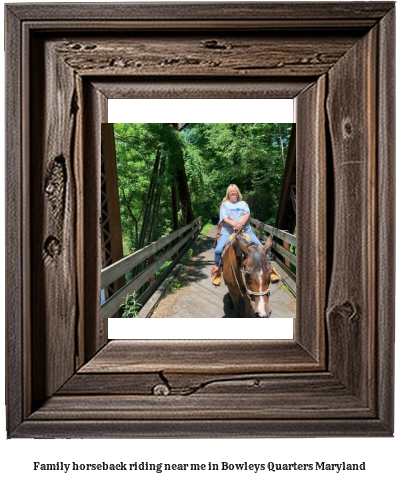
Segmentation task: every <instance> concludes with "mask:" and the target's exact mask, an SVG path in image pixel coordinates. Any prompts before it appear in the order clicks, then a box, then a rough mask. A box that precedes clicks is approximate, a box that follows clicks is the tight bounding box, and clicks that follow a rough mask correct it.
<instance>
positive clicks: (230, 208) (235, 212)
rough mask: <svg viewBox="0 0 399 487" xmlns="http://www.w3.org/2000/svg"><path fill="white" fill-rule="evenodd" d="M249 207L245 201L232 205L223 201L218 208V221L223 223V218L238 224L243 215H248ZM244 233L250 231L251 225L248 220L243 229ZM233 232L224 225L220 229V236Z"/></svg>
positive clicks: (228, 226) (231, 228) (232, 229)
mask: <svg viewBox="0 0 399 487" xmlns="http://www.w3.org/2000/svg"><path fill="white" fill-rule="evenodd" d="M249 214H250V211H249V206H248V205H247V204H246V203H245V201H237V203H232V202H231V201H225V202H224V203H222V206H221V208H220V217H219V221H220V222H221V221H223V220H224V219H225V218H229V219H230V220H232V221H233V222H240V221H241V220H242V219H243V218H244V216H245V215H249ZM243 230H244V232H249V231H250V230H251V225H250V223H249V220H248V221H247V223H246V224H245V225H244V227H243ZM233 232H234V228H233V227H231V226H230V225H228V224H227V223H225V224H224V225H223V227H222V231H221V233H222V234H225V235H226V234H227V235H231V234H232V233H233Z"/></svg>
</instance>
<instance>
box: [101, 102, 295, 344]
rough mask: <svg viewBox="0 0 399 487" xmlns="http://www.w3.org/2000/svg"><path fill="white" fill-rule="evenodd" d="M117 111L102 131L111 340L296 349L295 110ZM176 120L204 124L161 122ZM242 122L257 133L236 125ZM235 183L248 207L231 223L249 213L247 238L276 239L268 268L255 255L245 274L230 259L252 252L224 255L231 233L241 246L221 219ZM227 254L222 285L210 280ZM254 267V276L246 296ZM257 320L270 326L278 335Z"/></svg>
mask: <svg viewBox="0 0 399 487" xmlns="http://www.w3.org/2000/svg"><path fill="white" fill-rule="evenodd" d="M116 101H117V102H118V103H116V102H115V100H109V107H108V118H109V120H110V121H112V120H115V123H108V124H102V126H101V130H102V146H101V147H102V164H101V166H102V170H101V222H102V225H101V231H102V247H101V251H102V253H101V268H102V270H101V313H102V318H108V338H113V339H116V338H134V339H137V338H145V339H154V338H157V339H160V338H166V339H171V338H177V339H192V338H195V339H208V340H209V339H225V340H226V339H232V338H240V339H248V338H249V339H267V338H277V339H284V338H289V339H292V338H293V318H295V309H296V301H295V284H296V268H295V263H296V236H295V228H296V218H295V189H296V171H295V167H296V158H295V153H296V150H295V124H293V100H279V99H272V100H270V99H268V100H260V99H242V100H239V101H235V103H234V104H232V103H231V100H230V99H224V100H217V99H190V100H183V99H163V100H159V99H142V100H116ZM119 102H122V103H119ZM240 104H241V107H242V110H239V109H238V107H239V105H240ZM115 112H117V113H115ZM172 113H173V115H174V116H176V117H177V118H178V119H180V120H183V119H187V120H188V119H189V117H190V116H193V114H195V116H196V117H197V119H198V120H203V122H197V123H194V122H193V123H184V124H172V123H167V122H162V121H161V122H160V120H167V119H168V118H170V116H171V114H172ZM129 117H130V118H129ZM132 119H133V121H132ZM243 119H244V120H250V121H252V123H248V122H233V121H234V120H243ZM116 120H121V122H119V123H117V122H116ZM123 120H131V121H130V122H126V121H123ZM134 120H141V122H135V121H134ZM147 120H150V122H147ZM214 120H218V122H215V121H214ZM225 120H227V122H226V121H225ZM278 120H286V122H285V123H284V122H283V123H282V122H278ZM215 141H216V142H215ZM235 182H236V183H237V184H238V185H239V189H238V190H237V191H240V201H237V202H236V203H231V204H230V203H229V207H230V209H229V211H230V217H231V218H235V215H239V213H237V211H236V210H240V212H248V216H245V218H248V221H247V224H246V229H245V233H244V234H243V235H244V238H249V239H251V241H253V242H254V243H256V242H257V240H256V239H257V237H258V238H259V239H260V242H261V244H262V242H263V245H265V244H266V242H267V240H268V238H269V236H271V237H273V238H274V243H273V246H272V247H271V248H270V250H269V253H268V254H267V257H266V256H264V257H263V258H261V259H257V258H258V257H262V255H263V254H262V252H261V251H259V250H258V248H257V246H254V245H249V247H248V252H247V254H246V255H247V256H246V257H245V259H242V257H240V256H238V258H237V261H235V262H237V264H238V266H237V269H235V270H234V268H232V267H231V265H230V264H229V263H228V259H229V258H230V256H231V255H233V256H235V254H236V250H237V252H238V253H239V254H240V252H241V255H243V254H242V251H241V249H240V250H239V251H238V249H236V245H237V244H234V242H233V243H232V244H231V245H230V244H229V245H228V246H227V247H226V248H225V250H223V243H226V242H227V239H228V238H229V233H228V232H229V228H230V234H231V235H230V238H233V239H234V237H235V236H236V235H238V234H237V233H236V232H234V230H233V227H228V224H227V223H226V224H225V225H224V226H223V228H222V223H219V213H220V211H221V209H222V208H226V209H227V203H222V200H223V201H225V200H226V188H227V187H228V186H229V185H231V184H232V183H235ZM186 188H187V189H188V192H189V195H190V196H189V197H187V190H186ZM282 188H283V189H282ZM233 198H234V196H233ZM237 198H238V197H237ZM183 209H184V212H183V211H182V210H183ZM223 211H225V210H223ZM186 215H191V216H188V217H187V216H186ZM198 218H200V219H201V220H200V221H199V222H197V219H198ZM239 218H242V214H240V216H239ZM191 222H192V223H191ZM263 222H267V223H263ZM230 223H231V221H230ZM192 227H194V229H193V228H192ZM283 228H284V229H285V231H280V230H279V229H283ZM193 232H194V235H195V237H196V238H193V236H192V233H193ZM223 235H224V236H223ZM240 238H241V237H240ZM240 238H239V240H240ZM245 242H246V240H244V241H241V245H244V244H245ZM258 243H259V242H258ZM176 248H178V250H176ZM222 254H223V256H224V259H223V260H225V262H224V263H223V264H221V266H220V272H218V273H217V274H215V275H216V277H217V278H219V281H218V283H217V285H215V283H214V279H212V277H211V275H212V271H213V270H214V266H215V263H216V261H218V262H219V260H222V259H221V257H222ZM256 259H257V260H256ZM251 262H252V264H251ZM255 262H256V264H257V266H256V268H253V263H255ZM268 263H270V265H268ZM251 265H252V267H251ZM246 267H248V268H249V269H251V274H250V273H249V272H247V273H246V275H247V276H248V277H245V279H246V281H245V284H244V281H242V276H243V274H242V271H241V270H242V269H243V268H246ZM232 269H233V271H234V273H233V272H232ZM229 273H230V274H229ZM221 277H222V279H221ZM239 281H241V287H240V288H237V283H238V282H239ZM230 291H231V292H230ZM231 296H233V297H234V298H235V304H236V306H234V301H233V299H232V298H231ZM236 307H237V308H238V311H239V313H237V311H236V309H235V308H236ZM237 317H238V318H241V319H240V320H237V319H236V318H237ZM254 317H263V318H266V317H267V318H268V322H267V326H265V323H263V322H262V321H254V320H253V319H252V318H254ZM146 318H152V319H151V321H150V322H148V320H147V321H146V320H144V322H143V319H146ZM221 318H223V320H222V322H221V321H220V319H221ZM187 320H189V321H190V322H189V323H187ZM242 320H245V321H244V322H243V321H242ZM145 321H146V322H145Z"/></svg>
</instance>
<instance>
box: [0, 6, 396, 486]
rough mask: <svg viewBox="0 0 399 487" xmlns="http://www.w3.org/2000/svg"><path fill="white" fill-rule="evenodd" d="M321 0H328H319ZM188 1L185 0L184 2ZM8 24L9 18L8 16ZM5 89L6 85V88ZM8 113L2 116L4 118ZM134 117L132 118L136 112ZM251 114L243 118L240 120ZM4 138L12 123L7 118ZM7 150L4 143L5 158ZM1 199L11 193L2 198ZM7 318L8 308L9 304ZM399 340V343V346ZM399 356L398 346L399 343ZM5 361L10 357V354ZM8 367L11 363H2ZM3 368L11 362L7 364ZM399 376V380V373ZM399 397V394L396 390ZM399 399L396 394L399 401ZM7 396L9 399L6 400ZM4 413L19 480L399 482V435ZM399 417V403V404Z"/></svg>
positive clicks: (4, 444) (7, 458)
mask: <svg viewBox="0 0 399 487" xmlns="http://www.w3.org/2000/svg"><path fill="white" fill-rule="evenodd" d="M317 1H320V0H317ZM182 8H184V7H182ZM1 15H3V12H1ZM1 25H3V19H1ZM1 56H2V63H1V69H2V73H1V84H2V88H3V90H4V53H3V52H2V53H1ZM3 92H4V91H3ZM3 119H4V117H2V120H3ZM129 121H131V120H129ZM238 121H243V120H238ZM2 135H3V137H2V140H4V125H3V126H2ZM3 154H4V151H2V159H3ZM0 184H1V187H0V190H1V194H2V195H4V177H3V171H2V174H1V181H0ZM0 201H1V205H3V204H4V198H3V197H2V198H1V199H0ZM3 215H4V208H3V206H2V208H1V211H0V216H1V219H2V221H1V223H2V226H3V228H4V216H3ZM0 242H1V255H2V259H3V261H2V262H1V266H0V267H1V277H2V282H3V289H4V287H5V283H4V232H1V239H0ZM0 299H1V302H0V305H1V310H2V311H3V310H4V293H3V292H2V293H1V295H0ZM2 318H3V319H2V322H3V323H4V311H3V312H2ZM0 336H1V350H2V352H3V351H4V342H3V340H4V333H3V334H0ZM397 348H398V347H397V346H396V349H397ZM396 353H397V356H398V350H396ZM2 363H4V360H3V361H2ZM2 367H3V365H2ZM2 372H3V369H2ZM1 381H2V383H1V385H0V390H1V394H2V396H3V399H4V374H3V373H2V374H1ZM396 382H397V381H396ZM396 397H397V394H396ZM397 402H398V401H396V403H397ZM1 404H4V400H1ZM3 411H4V414H2V415H0V421H1V425H2V428H1V431H2V433H3V436H2V440H1V442H0V448H1V456H0V458H1V462H2V464H1V474H2V478H3V479H6V481H7V482H12V483H13V484H15V485H22V483H27V482H29V483H31V484H33V485H35V484H37V483H39V482H40V485H44V486H47V485H48V486H53V485H54V483H57V485H59V486H63V485H65V486H68V487H69V486H70V485H71V484H72V483H73V484H75V485H80V484H82V485H83V484H85V485H87V484H88V483H90V482H91V483H94V482H95V483H96V484H97V485H109V484H110V483H112V482H118V485H119V486H123V485H126V486H133V485H142V484H143V483H148V484H150V485H152V484H153V483H155V482H162V484H163V485H173V486H180V485H181V486H183V485H184V486H186V485H187V483H189V484H190V486H193V487H194V486H197V485H198V486H201V487H202V486H203V485H204V483H207V484H209V485H215V484H219V483H220V484H227V483H228V484H229V485H242V484H243V483H246V484H249V485H254V486H258V485H259V486H264V485H266V484H270V485H283V486H285V485H287V486H288V485H290V486H291V485H302V483H306V485H308V486H309V485H310V486H313V485H314V486H319V485H320V484H322V485H323V486H324V487H327V486H328V487H329V486H334V487H335V486H336V485H337V484H340V485H342V486H345V487H346V486H348V487H349V486H351V487H352V486H353V485H354V483H356V484H357V483H366V482H367V483H370V485H398V479H399V475H398V471H397V468H398V467H397V464H398V461H397V459H398V457H399V449H398V440H397V438H395V439H393V438H360V439H357V438H349V439H348V438H344V439H343V438H319V439H312V438H308V439H235V440H226V439H206V440H183V439H179V440H168V439H165V440H69V441H67V440H27V439H24V440H15V439H14V440H6V432H5V410H3ZM396 417H398V407H397V406H396ZM34 461H39V462H42V463H54V462H57V461H63V462H67V463H70V462H72V461H75V462H77V463H85V462H87V463H98V462H102V461H105V462H108V463H112V462H121V461H123V462H126V463H133V462H136V461H137V462H141V461H148V462H153V463H159V462H164V463H165V462H169V463H194V462H196V463H208V462H209V461H211V462H213V463H220V462H223V461H227V462H230V463H234V462H244V461H247V462H251V463H267V462H268V461H273V462H280V463H293V462H301V463H314V462H316V461H325V462H329V463H340V462H342V461H345V462H348V463H354V462H363V461H365V462H366V466H367V469H366V471H365V472H341V473H339V474H338V473H335V472H280V473H273V474H272V473H268V472H266V473H265V472H259V473H257V474H255V473H252V472H242V473H240V472H221V471H218V472H212V471H204V472H197V473H193V472H164V473H161V474H157V473H154V472H145V473H133V472H115V473H111V472H105V473H103V472H72V473H68V474H65V473H61V472H34V471H33V462H34Z"/></svg>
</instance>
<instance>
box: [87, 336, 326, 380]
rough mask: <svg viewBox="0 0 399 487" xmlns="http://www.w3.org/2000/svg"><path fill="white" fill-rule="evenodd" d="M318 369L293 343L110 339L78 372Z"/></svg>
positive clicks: (217, 371)
mask: <svg viewBox="0 0 399 487" xmlns="http://www.w3.org/2000/svg"><path fill="white" fill-rule="evenodd" d="M319 367H320V366H319V364H318V363H317V361H315V360H314V358H313V357H312V356H310V355H309V353H307V352H306V351H305V350H304V349H303V348H302V347H301V346H300V345H298V344H297V343H295V342H294V341H292V340H277V341H275V340H219V341H218V340H216V341H215V340H166V341H163V340H137V341H135V340H112V341H111V342H109V343H108V345H107V346H106V347H105V348H103V349H102V350H101V351H100V352H99V353H98V354H97V355H96V356H95V357H94V358H93V359H92V360H91V361H90V362H88V363H87V364H86V365H84V366H83V367H82V368H81V369H80V371H81V372H84V373H105V372H119V373H129V372H130V373H136V372H160V371H162V372H163V373H166V372H183V371H184V372H190V373H214V374H215V373H219V374H220V373H228V372H262V371H266V370H268V371H272V370H274V371H275V370H286V371H287V370H288V371H289V370H298V371H303V370H317V369H318V368H319Z"/></svg>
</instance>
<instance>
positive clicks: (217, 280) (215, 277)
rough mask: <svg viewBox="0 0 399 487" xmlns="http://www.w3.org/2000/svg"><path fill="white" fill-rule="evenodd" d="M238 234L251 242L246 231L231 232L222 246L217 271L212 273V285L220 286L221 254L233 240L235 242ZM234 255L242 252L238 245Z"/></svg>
mask: <svg viewBox="0 0 399 487" xmlns="http://www.w3.org/2000/svg"><path fill="white" fill-rule="evenodd" d="M238 235H241V236H242V237H244V238H245V239H246V240H247V241H248V243H250V242H251V237H250V236H249V235H248V234H247V233H244V232H234V233H232V234H231V235H230V237H229V240H228V242H227V243H226V244H225V246H224V247H223V252H222V256H221V258H220V265H219V272H215V274H213V275H212V276H211V280H212V284H213V285H214V286H220V284H221V283H222V276H223V256H224V254H225V253H226V251H227V250H228V249H229V248H230V247H231V246H232V245H233V244H234V242H235V240H236V238H237V237H238ZM236 255H237V257H241V255H242V252H241V250H240V248H239V247H238V248H237V249H236Z"/></svg>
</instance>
